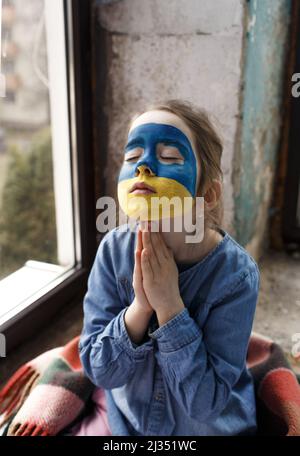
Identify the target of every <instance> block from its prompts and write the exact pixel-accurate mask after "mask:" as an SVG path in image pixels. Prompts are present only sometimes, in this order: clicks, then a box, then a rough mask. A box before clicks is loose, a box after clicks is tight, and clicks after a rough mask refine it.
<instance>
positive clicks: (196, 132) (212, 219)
mask: <svg viewBox="0 0 300 456" xmlns="http://www.w3.org/2000/svg"><path fill="white" fill-rule="evenodd" d="M154 110H155V111H157V110H159V111H167V112H170V113H173V114H175V115H177V116H178V117H180V118H181V119H182V120H183V122H184V123H185V124H186V125H187V126H188V127H189V129H190V130H191V132H192V134H193V139H194V142H195V146H196V153H197V155H198V157H199V161H200V167H201V168H200V169H201V173H200V180H199V186H198V189H197V193H196V195H197V196H203V193H204V191H206V190H207V189H208V188H209V187H210V184H211V183H212V182H213V180H218V181H219V182H220V183H221V184H222V183H223V172H222V169H221V157H222V151H223V143H222V140H221V138H220V136H219V135H218V133H217V132H216V130H215V127H214V126H213V124H212V122H211V120H210V119H209V115H208V113H207V112H206V111H205V110H204V109H202V108H199V107H197V106H195V105H193V104H192V103H191V102H189V101H186V100H178V99H171V100H164V101H161V102H155V103H151V104H148V105H146V106H145V109H143V110H142V111H140V112H136V113H135V114H134V115H133V117H132V118H131V120H130V123H129V126H128V131H127V135H128V133H129V130H130V127H131V125H132V123H133V121H134V120H135V119H136V118H137V117H139V116H140V115H141V114H143V113H144V112H147V111H154ZM223 216H224V203H223V192H221V195H220V198H219V200H218V203H217V204H216V206H215V207H214V208H213V209H212V210H210V211H205V217H204V223H205V228H206V227H210V228H212V229H216V228H220V227H221V224H222V222H223Z"/></svg>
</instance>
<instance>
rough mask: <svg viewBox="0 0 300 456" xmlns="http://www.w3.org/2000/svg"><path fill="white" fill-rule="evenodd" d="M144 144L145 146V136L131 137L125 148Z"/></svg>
mask: <svg viewBox="0 0 300 456" xmlns="http://www.w3.org/2000/svg"><path fill="white" fill-rule="evenodd" d="M140 145H142V146H143V147H144V140H143V138H140V137H139V138H133V139H131V140H130V141H129V142H128V143H127V144H126V146H125V149H129V148H130V147H133V146H140Z"/></svg>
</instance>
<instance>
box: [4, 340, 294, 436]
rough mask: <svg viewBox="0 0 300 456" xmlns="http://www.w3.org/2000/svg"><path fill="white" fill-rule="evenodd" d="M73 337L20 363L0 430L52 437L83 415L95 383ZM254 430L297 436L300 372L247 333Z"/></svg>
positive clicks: (6, 392)
mask: <svg viewBox="0 0 300 456" xmlns="http://www.w3.org/2000/svg"><path fill="white" fill-rule="evenodd" d="M79 337H80V336H77V337H75V338H74V339H72V340H71V341H70V342H69V343H68V344H66V345H65V346H62V347H57V348H53V349H52V350H49V351H46V352H44V353H42V354H41V355H39V356H38V357H36V358H34V359H32V360H31V361H28V362H27V363H25V364H24V365H23V366H21V367H20V368H19V369H18V370H17V371H16V372H15V373H14V374H13V375H12V377H11V378H10V379H9V380H8V382H7V383H6V384H5V386H4V387H3V388H2V389H1V390H0V428H1V429H0V435H1V430H2V435H7V436H29V435H30V436H34V435H40V436H52V435H58V434H59V433H61V432H62V431H63V430H64V429H65V428H68V427H69V426H71V425H73V424H74V423H75V422H78V421H80V420H81V419H83V417H84V416H86V414H88V410H89V409H88V404H90V402H91V395H92V392H93V390H94V388H95V386H94V385H93V384H92V383H91V382H90V380H89V379H88V378H87V377H86V376H85V375H84V373H83V370H82V365H81V362H80V358H79V352H78V342H79ZM247 366H248V368H249V369H250V372H251V373H252V375H253V378H254V383H255V394H256V403H257V423H258V435H289V436H291V435H300V385H299V383H300V376H297V375H296V374H295V372H294V371H293V370H292V368H291V365H290V364H289V362H288V360H287V358H286V356H285V354H284V352H283V350H282V348H281V347H280V346H279V345H278V344H276V343H275V342H274V341H272V340H270V339H268V338H265V337H263V336H262V335H259V334H256V333H253V332H252V334H251V338H250V342H249V346H248V353H247Z"/></svg>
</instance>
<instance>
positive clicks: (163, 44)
mask: <svg viewBox="0 0 300 456" xmlns="http://www.w3.org/2000/svg"><path fill="white" fill-rule="evenodd" d="M97 3H98V10H97V13H98V24H99V26H100V28H101V30H102V31H103V33H104V34H106V37H107V38H106V41H105V42H106V46H107V47H108V49H107V61H106V65H107V85H106V90H105V94H104V98H103V110H104V112H105V115H106V116H107V126H108V137H107V152H108V157H109V159H108V162H107V166H106V169H105V176H106V183H107V185H106V190H107V194H110V195H114V196H116V185H117V176H118V171H119V167H120V163H121V161H122V158H123V150H122V146H123V142H124V140H125V136H124V135H125V132H126V128H127V124H128V121H129V119H130V117H131V116H132V115H133V114H134V113H135V111H137V110H139V109H140V108H142V107H143V105H144V103H145V102H149V101H151V102H152V101H159V100H160V99H161V98H166V97H168V98H183V99H187V100H191V101H192V102H194V103H196V104H197V105H199V106H202V107H204V108H205V109H207V110H208V111H209V112H210V113H211V115H212V119H213V120H214V122H215V124H216V126H217V128H218V130H219V131H220V133H221V136H222V137H223V140H224V153H223V158H222V167H223V172H224V202H225V214H224V215H225V217H224V228H225V229H226V230H228V231H229V232H230V233H231V234H232V235H233V236H235V237H236V238H237V240H238V241H240V242H241V243H242V244H243V245H245V246H246V247H247V248H248V247H249V250H250V251H251V253H253V255H254V256H258V255H259V252H260V245H259V242H258V241H257V240H253V239H254V238H255V239H256V237H257V232H256V231H255V230H247V231H246V232H245V227H246V226H247V225H248V223H250V222H251V223H252V225H253V226H256V225H255V223H256V220H257V219H258V218H260V219H262V218H264V220H265V219H266V213H267V207H266V205H265V206H264V207H263V208H262V209H261V210H260V212H259V209H258V208H256V209H257V210H256V212H253V207H251V208H250V209H251V211H252V212H251V214H250V213H249V212H248V211H249V204H248V203H247V197H248V196H249V190H251V191H252V190H253V188H251V186H250V187H249V183H251V182H252V183H253V182H257V186H258V189H259V190H258V192H259V193H258V197H257V198H258V199H259V201H265V200H266V201H268V198H269V189H270V185H269V182H270V180H271V176H272V173H273V169H271V168H269V170H266V171H265V172H263V171H261V174H260V175H259V179H258V180H257V181H256V180H255V176H256V174H257V165H258V164H259V163H260V158H259V155H255V157H256V158H255V160H254V162H255V164H256V165H255V167H250V166H249V161H250V162H251V160H252V158H251V157H252V155H251V154H252V151H251V148H252V145H251V141H253V138H252V134H253V132H252V131H251V130H250V124H249V125H248V116H249V114H250V113H248V112H247V110H248V109H250V111H251V112H252V111H253V109H254V110H255V112H257V111H258V112H261V104H262V103H263V105H264V110H263V112H262V113H261V116H260V119H257V120H259V121H261V122H264V121H267V125H270V123H271V124H272V125H273V126H274V128H275V130H276V128H277V127H278V112H277V111H278V110H277V111H276V106H277V101H278V97H279V91H278V87H279V86H280V82H281V73H279V72H278V71H279V70H280V68H281V65H282V51H281V50H280V52H279V55H276V56H274V57H275V59H274V60H273V61H272V62H270V60H267V61H266V62H265V63H264V71H263V73H262V74H261V73H260V65H261V60H262V59H263V58H264V57H263V56H260V55H259V52H260V48H259V46H260V45H259V43H260V42H261V41H262V42H263V41H264V36H263V33H266V34H267V35H268V37H269V38H268V40H267V42H266V43H265V47H266V48H267V47H268V46H269V45H272V48H274V52H275V49H278V48H281V47H282V43H280V44H279V43H277V41H276V42H275V41H274V43H272V42H271V41H272V40H271V38H272V36H274V38H276V40H277V39H280V40H282V39H283V38H284V36H285V30H286V16H287V9H288V8H283V6H282V5H283V4H284V3H288V2H285V0H281V1H280V0H274V1H273V0H265V1H264V2H260V3H263V4H265V7H263V6H260V8H261V9H262V11H263V12H264V16H263V17H262V18H260V19H259V20H258V19H257V21H256V23H255V21H254V19H253V15H252V13H251V12H248V7H246V6H245V5H246V3H247V2H244V1H243V0H215V1H213V2H212V1H210V0H186V1H185V2H182V0H168V1H162V0H119V1H116V0H115V1H113V2H110V1H109V0H105V1H103V0H102V1H101V0H98V2H97ZM250 9H251V11H252V10H253V11H254V9H255V8H254V6H253V5H252V2H250ZM268 15H269V16H270V22H272V27H271V29H270V30H267V26H266V27H265V28H264V30H263V31H262V32H260V33H259V34H258V35H257V34H256V32H255V30H256V27H258V24H259V23H260V22H261V21H264V20H266V17H268ZM278 20H284V23H283V24H282V25H280V26H279V25H278V24H277V21H278ZM249 21H250V22H249ZM251 21H252V22H251ZM273 21H274V24H273ZM269 25H270V24H269ZM247 27H249V30H250V32H249V33H250V35H248V37H247ZM252 35H253V36H255V38H254V43H256V46H254V43H253V42H252V41H251V43H250V44H249V45H247V43H248V41H249V37H250V38H251V39H252ZM255 39H256V42H255ZM247 53H251V56H252V60H251V58H250V57H249V56H248V58H247ZM257 54H258V56H257ZM272 55H273V54H271V56H272ZM257 59H258V60H257ZM253 61H255V63H256V68H253V70H252V72H251V68H252V67H253ZM274 62H275V66H272V65H273V63H274ZM245 63H246V69H245V71H246V73H245V76H246V79H243V77H244V66H245ZM268 64H269V65H270V66H271V69H270V71H269V73H276V75H274V78H273V79H272V86H273V89H272V93H273V94H274V93H275V99H274V100H273V102H272V103H271V105H270V103H268V100H267V99H266V98H265V97H263V100H262V94H261V92H259V93H258V94H257V96H256V97H255V98H254V95H253V92H251V90H250V87H249V88H247V85H248V79H249V78H250V82H251V81H252V83H253V84H251V87H252V90H254V91H255V86H256V79H257V78H258V79H260V77H261V76H263V78H266V77H267V74H269V73H268V71H267V65H268ZM100 65H101V63H100ZM253 77H254V78H255V79H253ZM251 78H252V79H251ZM268 82H269V83H270V80H268ZM274 84H275V85H274ZM262 85H263V82H262ZM243 88H244V89H245V93H243ZM244 100H245V101H244ZM251 100H252V106H251V103H250V102H251ZM256 100H257V101H258V102H259V105H258V107H257V109H256V108H253V105H255V104H256ZM269 109H272V112H271V113H269V115H268V116H267V117H266V112H269ZM275 111H276V112H275ZM242 116H243V117H244V124H242V121H241V118H242ZM245 120H246V122H247V124H245ZM267 125H265V127H266V129H267V131H269V130H268V127H267ZM262 130H263V131H264V127H262ZM272 135H273V134H271V133H265V135H264V137H266V138H268V141H269V142H268V144H269V147H268V149H267V151H266V152H265V151H263V152H261V153H263V155H264V154H266V155H267V157H268V161H269V162H272V160H274V146H275V143H276V142H277V136H274V135H273V136H272ZM271 138H273V139H271ZM241 144H242V147H240V145H241ZM257 154H258V152H257ZM264 179H267V181H268V183H265V184H263V181H264ZM247 183H248V184H247ZM247 185H248V186H247ZM244 186H245V188H244ZM265 194H267V195H266V196H265ZM255 204H256V203H255ZM255 204H254V206H255ZM237 211H238V212H239V214H238V215H237V214H236V212H237ZM257 229H258V227H257Z"/></svg>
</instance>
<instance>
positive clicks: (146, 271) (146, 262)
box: [141, 249, 153, 280]
mask: <svg viewBox="0 0 300 456" xmlns="http://www.w3.org/2000/svg"><path fill="white" fill-rule="evenodd" d="M141 265H142V271H143V278H144V279H146V278H147V277H148V278H149V279H150V280H151V279H153V270H152V267H151V264H150V259H149V252H148V251H147V250H146V249H143V250H142V257H141Z"/></svg>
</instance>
